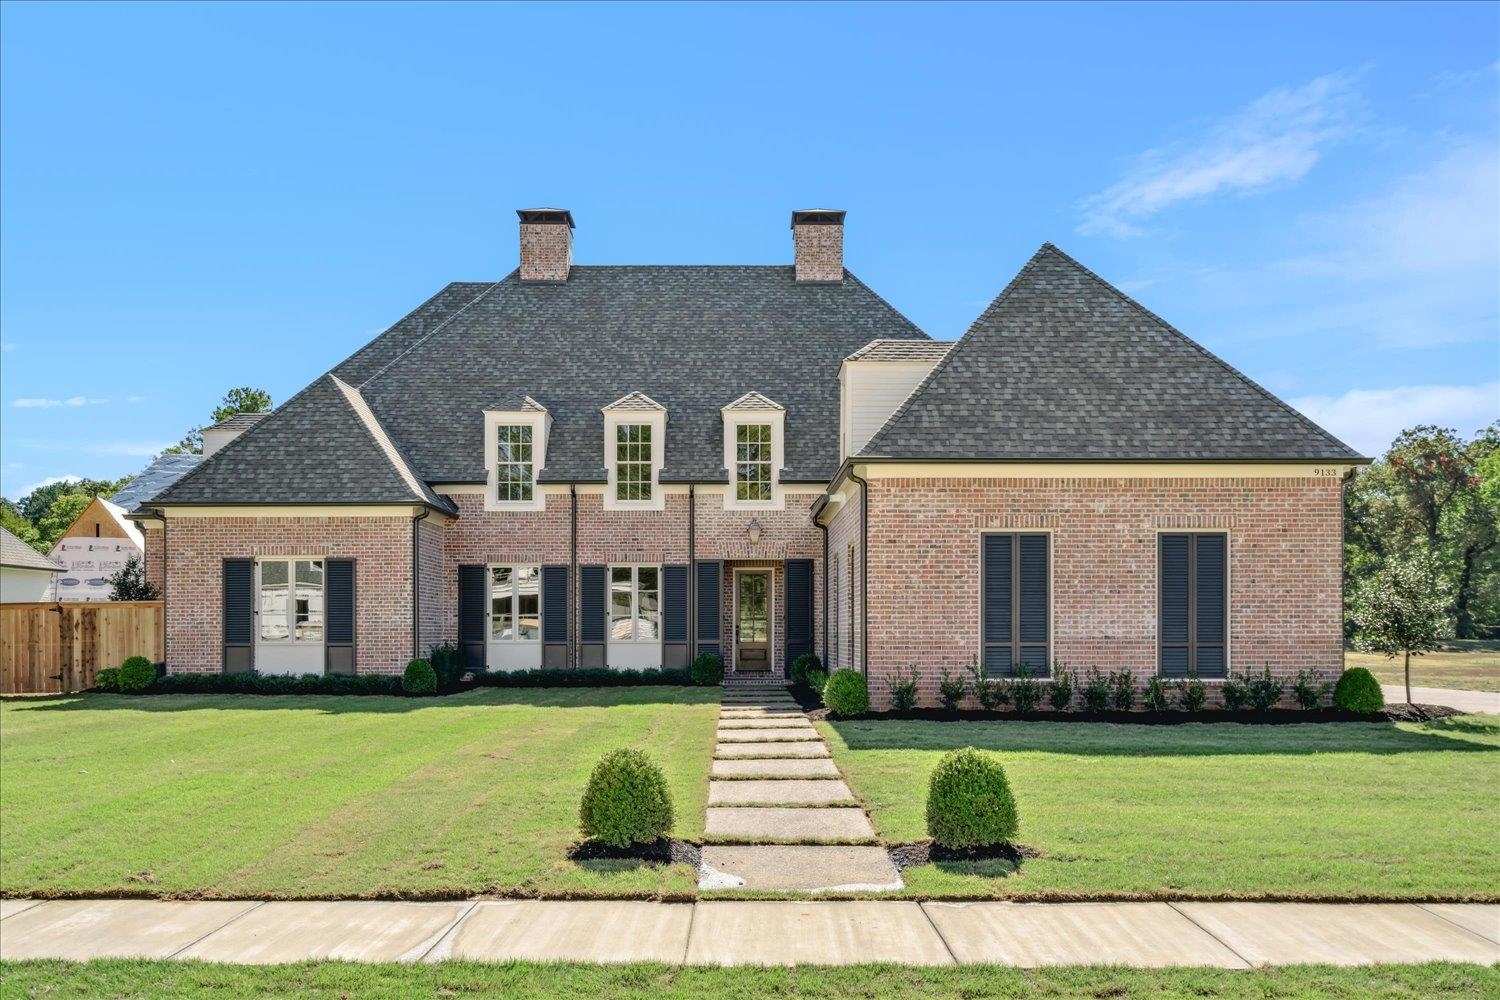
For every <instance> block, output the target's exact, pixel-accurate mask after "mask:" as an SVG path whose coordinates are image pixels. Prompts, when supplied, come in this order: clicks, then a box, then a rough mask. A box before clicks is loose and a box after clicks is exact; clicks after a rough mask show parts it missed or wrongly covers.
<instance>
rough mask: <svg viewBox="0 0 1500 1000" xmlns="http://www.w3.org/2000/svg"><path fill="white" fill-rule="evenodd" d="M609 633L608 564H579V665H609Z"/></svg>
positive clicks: (595, 666) (597, 666)
mask: <svg viewBox="0 0 1500 1000" xmlns="http://www.w3.org/2000/svg"><path fill="white" fill-rule="evenodd" d="M608 634H609V569H608V567H605V566H580V567H578V665H579V666H580V667H593V668H599V667H604V666H606V664H607V661H606V660H605V654H606V637H607V636H608Z"/></svg>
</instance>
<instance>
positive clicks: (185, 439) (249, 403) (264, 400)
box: [162, 385, 271, 455]
mask: <svg viewBox="0 0 1500 1000" xmlns="http://www.w3.org/2000/svg"><path fill="white" fill-rule="evenodd" d="M270 411H271V394H270V393H269V392H266V390H264V389H256V388H253V387H251V386H248V385H242V386H238V387H236V388H234V389H230V390H229V391H228V392H226V393H224V396H223V398H222V399H220V400H219V405H218V406H215V407H214V410H213V413H212V414H211V417H212V420H213V423H215V424H217V423H222V422H224V421H225V420H228V419H229V418H230V417H232V416H234V415H235V414H236V413H269V412H270ZM202 453H203V428H202V427H194V428H191V429H190V430H189V431H188V432H187V433H186V434H184V435H183V436H182V440H181V441H179V442H177V443H176V444H174V445H172V446H171V447H169V448H167V449H165V450H164V451H163V452H162V454H163V455H201V454H202Z"/></svg>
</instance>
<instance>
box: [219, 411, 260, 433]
mask: <svg viewBox="0 0 1500 1000" xmlns="http://www.w3.org/2000/svg"><path fill="white" fill-rule="evenodd" d="M269 416H270V414H269V413H235V414H231V415H230V416H228V417H225V418H224V419H223V420H220V421H219V422H218V423H216V424H214V425H213V426H212V427H205V428H204V430H210V431H241V432H244V431H248V430H249V429H250V428H252V427H254V426H255V425H256V424H258V423H260V422H261V421H262V420H264V419H265V418H266V417H269Z"/></svg>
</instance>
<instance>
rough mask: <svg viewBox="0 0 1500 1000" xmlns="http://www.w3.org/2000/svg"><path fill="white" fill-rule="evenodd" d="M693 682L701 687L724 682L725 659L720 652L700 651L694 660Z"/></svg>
mask: <svg viewBox="0 0 1500 1000" xmlns="http://www.w3.org/2000/svg"><path fill="white" fill-rule="evenodd" d="M692 675H693V683H694V684H696V685H698V686H699V687H713V686H714V685H715V684H722V683H723V682H724V660H723V659H722V658H721V657H720V656H719V654H718V653H699V654H698V657H697V659H695V660H693V671H692Z"/></svg>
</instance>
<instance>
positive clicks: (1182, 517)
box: [841, 478, 1342, 707]
mask: <svg viewBox="0 0 1500 1000" xmlns="http://www.w3.org/2000/svg"><path fill="white" fill-rule="evenodd" d="M1340 503H1341V492H1340V483H1339V480H1337V479H1326V480H1325V479H1303V478H1281V479H1270V478H1267V479H1233V480H1222V479H1155V480H1151V479H1026V480H985V479H963V480H959V479H903V480H889V479H887V480H872V481H871V494H870V536H869V544H870V567H869V571H870V603H869V619H870V620H869V627H870V640H871V641H870V661H871V662H870V677H871V685H870V694H871V699H872V701H873V702H875V704H876V705H877V706H882V707H883V706H886V705H887V704H888V703H889V692H888V690H887V687H886V684H885V682H884V678H885V677H887V676H890V675H892V674H893V673H895V672H898V671H900V672H904V671H905V669H906V667H907V665H908V664H910V663H913V662H914V663H916V665H917V668H918V671H919V674H920V677H921V696H922V703H924V704H932V703H935V701H936V698H937V695H936V690H937V683H938V679H939V677H940V675H941V672H942V670H943V668H945V667H946V668H947V669H948V670H950V671H953V672H958V671H967V669H968V667H969V664H970V662H971V661H972V658H973V657H974V655H975V654H976V652H977V651H978V644H979V601H980V583H979V544H980V542H979V536H980V533H981V531H983V530H987V529H990V530H1027V529H1036V530H1046V531H1050V532H1051V535H1052V581H1053V582H1052V605H1053V620H1052V627H1053V642H1054V646H1053V651H1054V655H1055V657H1056V658H1057V659H1060V660H1061V661H1062V662H1063V664H1064V665H1065V666H1068V667H1072V668H1074V669H1076V670H1078V671H1080V672H1081V671H1083V670H1085V669H1087V668H1088V667H1091V666H1097V667H1099V668H1100V669H1101V670H1104V671H1109V670H1113V669H1120V668H1126V669H1129V670H1130V671H1132V673H1134V674H1135V676H1136V679H1137V687H1138V688H1139V687H1143V686H1144V684H1145V683H1146V681H1147V679H1149V678H1150V677H1151V676H1153V675H1154V673H1155V671H1156V545H1157V534H1158V532H1159V531H1161V530H1199V529H1201V530H1223V531H1226V532H1227V533H1228V535H1229V549H1230V579H1229V604H1230V658H1231V670H1232V671H1233V672H1235V673H1241V672H1248V671H1255V672H1259V671H1260V670H1261V668H1262V666H1263V665H1264V664H1266V663H1269V664H1270V666H1271V670H1272V673H1273V674H1276V675H1279V676H1281V677H1285V678H1290V677H1291V676H1292V675H1294V674H1295V673H1296V672H1297V671H1298V670H1300V669H1303V668H1308V669H1313V670H1315V671H1317V672H1318V673H1319V674H1320V675H1321V676H1322V677H1323V678H1325V679H1330V680H1331V679H1333V678H1335V677H1336V676H1337V675H1338V672H1339V670H1340V669H1341V666H1342V614H1341V611H1342V579H1341V571H1340V568H1341V559H1342V546H1341V537H1340V536H1341V525H1340ZM841 551H842V550H841ZM914 583H915V584H917V586H914ZM1211 688H1212V686H1211ZM1211 696H1212V693H1211Z"/></svg>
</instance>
